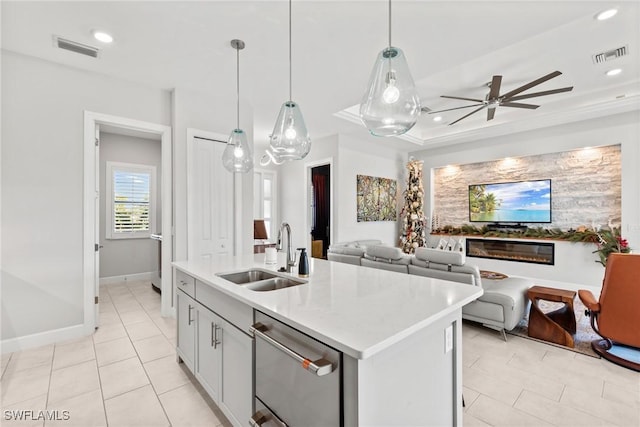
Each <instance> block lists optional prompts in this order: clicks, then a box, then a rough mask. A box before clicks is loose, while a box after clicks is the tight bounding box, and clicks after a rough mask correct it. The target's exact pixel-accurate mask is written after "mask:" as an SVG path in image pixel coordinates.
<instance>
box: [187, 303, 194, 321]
mask: <svg viewBox="0 0 640 427" xmlns="http://www.w3.org/2000/svg"><path fill="white" fill-rule="evenodd" d="M191 310H193V307H192V306H191V304H189V315H188V316H187V317H188V319H187V320H188V321H189V323H187V325H190V324H191V322H193V319H192V318H191Z"/></svg>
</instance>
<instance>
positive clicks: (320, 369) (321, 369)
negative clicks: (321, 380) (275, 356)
mask: <svg viewBox="0 0 640 427" xmlns="http://www.w3.org/2000/svg"><path fill="white" fill-rule="evenodd" d="M268 330H269V329H268V328H267V327H266V326H265V325H263V324H262V323H260V322H258V323H256V324H254V325H253V326H251V327H250V328H249V331H250V332H251V333H252V334H253V336H254V337H259V338H262V339H263V340H265V341H266V342H268V343H269V344H271V345H272V346H274V347H275V348H277V349H278V350H280V351H282V352H283V353H285V354H286V355H287V356H289V357H291V358H292V359H293V360H295V361H296V362H298V363H300V365H301V366H302V367H303V368H304V369H306V370H307V371H309V372H311V373H314V374H316V375H317V376H319V377H321V376H323V375H327V374H330V373H331V372H333V364H332V363H331V362H329V361H328V360H326V359H318V360H315V361H312V360H309V359H307V358H306V357H303V356H301V355H300V354H298V353H296V352H295V351H293V350H291V349H290V348H289V347H287V346H286V345H284V344H282V343H280V342H279V341H276V340H275V339H273V338H271V337H270V336H269V335H267V334H265V332H267V331H268Z"/></svg>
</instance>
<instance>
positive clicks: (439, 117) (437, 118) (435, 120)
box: [433, 116, 442, 122]
mask: <svg viewBox="0 0 640 427" xmlns="http://www.w3.org/2000/svg"><path fill="white" fill-rule="evenodd" d="M433 121H434V122H440V121H442V116H435V117H434V118H433Z"/></svg>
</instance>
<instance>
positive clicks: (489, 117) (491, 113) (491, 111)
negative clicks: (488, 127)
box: [487, 108, 496, 121]
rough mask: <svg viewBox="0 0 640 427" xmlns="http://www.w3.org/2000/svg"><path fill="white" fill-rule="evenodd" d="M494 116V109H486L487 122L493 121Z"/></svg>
mask: <svg viewBox="0 0 640 427" xmlns="http://www.w3.org/2000/svg"><path fill="white" fill-rule="evenodd" d="M495 115H496V108H488V109H487V121H489V120H493V116H495Z"/></svg>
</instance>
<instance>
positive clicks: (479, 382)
mask: <svg viewBox="0 0 640 427" xmlns="http://www.w3.org/2000/svg"><path fill="white" fill-rule="evenodd" d="M100 298H101V327H100V328H99V329H98V331H97V332H96V333H95V334H94V335H93V336H92V337H88V338H83V339H80V340H76V341H73V342H67V343H60V344H56V345H49V346H44V347H40V348H36V349H32V350H26V351H22V352H19V353H13V354H7V355H3V356H2V367H1V372H2V378H1V381H0V383H1V388H2V394H1V397H2V404H1V406H2V410H3V412H2V414H1V415H2V417H1V419H0V424H1V425H2V426H11V425H25V426H43V425H46V426H50V425H61V426H84V427H88V426H106V425H109V426H113V427H120V426H149V427H156V426H158V427H160V426H169V425H171V426H225V427H226V426H228V425H229V424H228V421H227V420H226V419H225V418H224V416H223V415H222V414H221V413H220V412H219V410H218V409H217V408H216V407H215V405H214V404H213V402H211V400H210V399H209V398H208V397H207V396H206V394H205V393H204V391H203V390H202V389H201V388H200V387H199V386H198V385H197V382H196V381H195V379H194V378H193V377H192V376H191V375H190V374H189V373H188V372H187V370H186V369H185V368H184V367H183V366H182V365H178V364H177V363H176V355H175V338H176V327H175V323H174V320H172V319H164V318H162V317H161V316H160V297H159V295H158V294H157V293H155V292H154V291H153V290H151V288H150V284H149V282H128V283H120V284H113V285H108V286H103V287H102V288H101V295H100ZM463 365H464V376H463V383H464V397H465V401H466V404H467V407H466V408H465V411H464V425H465V426H581V427H587V426H633V427H637V426H640V374H639V373H635V372H632V371H630V370H627V369H624V368H621V367H618V366H616V365H613V364H611V363H609V362H606V361H604V360H599V359H594V358H591V357H588V356H584V355H581V354H578V353H574V352H571V351H567V350H563V349H561V348H557V347H553V346H549V345H545V344H542V343H538V342H535V341H531V340H527V339H523V338H519V337H514V336H509V337H508V342H506V343H505V342H504V341H503V340H502V338H501V337H500V335H499V334H497V333H495V332H493V331H491V330H488V329H486V328H482V327H477V326H475V325H473V324H467V323H465V324H464V327H463ZM14 409H15V410H20V409H21V410H29V409H32V410H34V411H38V410H44V409H48V410H58V411H60V412H59V414H58V415H59V418H62V417H63V415H64V414H63V413H62V411H69V416H70V419H69V420H59V421H46V422H43V421H39V422H33V423H24V422H23V423H17V422H10V421H7V420H6V419H5V418H6V417H5V411H6V410H14Z"/></svg>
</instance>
